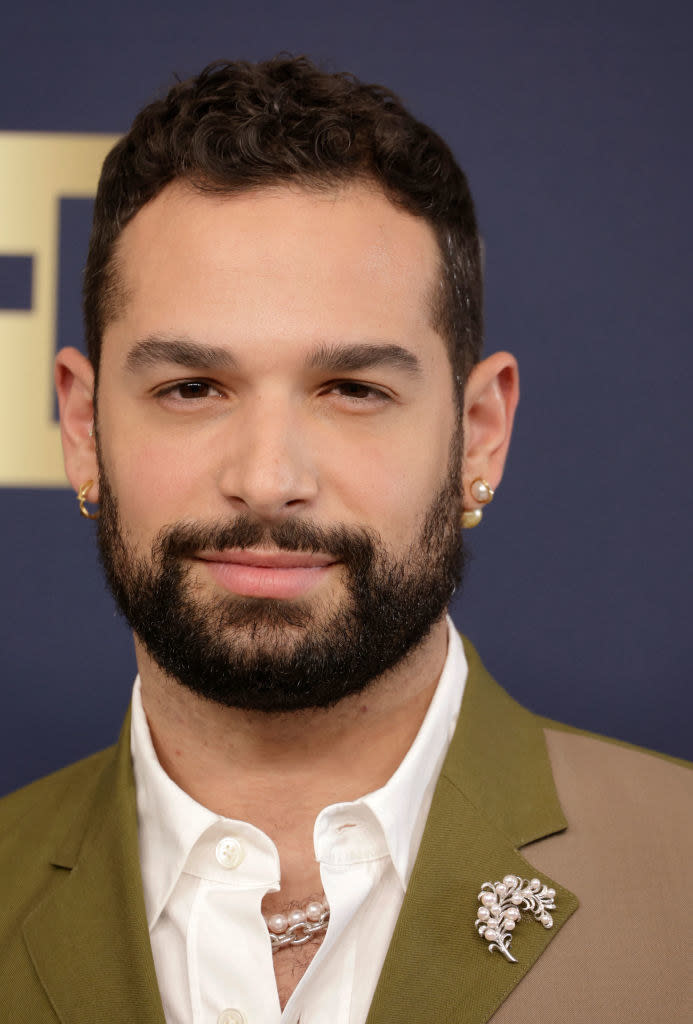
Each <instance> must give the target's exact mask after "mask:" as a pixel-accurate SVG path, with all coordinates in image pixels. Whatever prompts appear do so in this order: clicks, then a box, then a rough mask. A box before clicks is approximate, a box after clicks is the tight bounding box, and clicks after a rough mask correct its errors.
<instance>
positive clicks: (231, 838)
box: [185, 821, 281, 1024]
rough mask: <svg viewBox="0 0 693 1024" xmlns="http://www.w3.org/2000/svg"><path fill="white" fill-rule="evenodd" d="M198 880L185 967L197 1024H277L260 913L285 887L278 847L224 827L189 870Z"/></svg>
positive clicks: (205, 841) (210, 836) (240, 828)
mask: <svg viewBox="0 0 693 1024" xmlns="http://www.w3.org/2000/svg"><path fill="white" fill-rule="evenodd" d="M185 871H186V873H190V874H192V875H194V876H196V877H197V878H198V879H199V884H198V887H197V892H196V894H195V898H194V901H193V905H192V908H191V914H190V925H189V929H188V937H187V961H188V975H189V982H190V997H191V1005H192V1008H193V1022H194V1024H279V1021H280V1019H281V1012H280V1009H279V999H278V995H277V987H276V983H275V977H274V967H273V964H272V951H271V945H270V939H269V935H268V932H267V928H266V926H265V923H264V920H263V918H262V914H261V903H262V899H263V897H264V895H265V894H266V893H267V892H269V891H276V890H277V889H278V887H279V860H278V856H277V851H276V847H275V846H274V844H273V843H272V842H271V840H270V839H268V837H267V836H265V835H264V834H263V833H262V832H260V831H259V830H258V829H255V828H253V827H252V826H250V825H247V824H245V823H242V822H228V821H221V822H219V823H217V824H216V825H214V826H213V827H212V828H211V829H209V830H208V831H207V832H206V833H205V834H204V835H203V836H202V837H201V839H200V840H199V841H198V843H197V844H196V845H195V847H194V848H193V850H192V852H191V854H190V856H189V858H188V861H187V863H186V867H185Z"/></svg>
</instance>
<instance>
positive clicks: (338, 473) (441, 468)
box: [325, 423, 450, 547]
mask: <svg viewBox="0 0 693 1024" xmlns="http://www.w3.org/2000/svg"><path fill="white" fill-rule="evenodd" d="M430 426H431V429H428V430H427V429H425V428H424V425H422V429H421V430H417V431H412V432H411V433H408V434H407V435H406V436H405V437H404V438H401V437H400V438H398V443H396V444H395V443H392V439H390V440H389V441H387V442H386V441H382V440H379V441H377V442H373V443H371V444H365V445H363V446H361V447H360V448H357V449H354V448H350V449H349V450H348V451H342V452H341V453H340V455H341V458H339V459H337V458H336V459H333V460H332V461H331V463H330V464H329V467H326V469H325V472H326V476H327V479H330V478H331V481H332V486H331V487H330V484H329V483H328V484H327V486H326V487H325V490H326V491H327V492H328V493H329V491H330V489H332V490H333V493H334V494H336V495H337V496H338V500H339V505H341V512H342V516H343V515H344V509H347V510H348V515H349V519H350V520H351V521H353V522H356V523H358V522H362V523H363V524H364V525H371V526H372V527H374V528H375V529H376V530H377V531H378V532H379V533H380V534H381V535H382V536H383V538H384V539H386V540H387V541H388V542H389V543H391V544H392V545H393V546H394V547H402V546H404V545H406V544H408V543H409V542H410V541H411V538H412V535H413V534H414V533H415V532H416V531H417V530H418V529H419V528H420V525H421V522H422V519H423V517H424V516H425V514H426V513H427V512H428V509H429V507H430V505H431V502H432V501H433V499H434V497H435V496H436V494H437V493H438V491H439V490H440V487H441V485H442V484H443V483H444V482H445V481H446V480H447V477H448V472H449V455H450V434H449V433H448V431H447V428H446V427H445V426H444V425H443V424H439V423H434V424H432V425H430ZM340 463H341V465H340ZM335 512H336V515H337V516H338V515H339V508H336V509H335Z"/></svg>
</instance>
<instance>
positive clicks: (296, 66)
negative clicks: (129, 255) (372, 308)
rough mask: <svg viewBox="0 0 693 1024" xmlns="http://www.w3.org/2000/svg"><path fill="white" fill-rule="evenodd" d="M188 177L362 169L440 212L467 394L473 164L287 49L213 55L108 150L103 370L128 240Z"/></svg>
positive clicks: (445, 309) (407, 202)
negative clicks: (171, 186)
mask: <svg viewBox="0 0 693 1024" xmlns="http://www.w3.org/2000/svg"><path fill="white" fill-rule="evenodd" d="M177 178H183V179H186V180H188V181H189V182H191V183H192V184H193V185H195V186H196V187H198V188H200V189H202V190H213V191H216V192H221V193H228V194H233V193H237V192H243V191H248V190H250V189H255V188H262V187H263V186H267V185H274V184H277V183H282V182H292V183H297V184H299V185H302V186H305V187H309V188H318V189H321V188H328V189H329V188H334V187H335V186H338V185H340V184H342V183H344V182H346V181H351V180H358V179H363V180H367V181H370V182H374V183H376V184H377V185H378V186H379V187H380V188H382V190H383V192H384V193H385V194H386V195H387V196H388V198H389V199H390V200H391V201H392V202H394V203H396V204H398V205H400V206H401V207H403V208H404V209H406V210H407V211H408V212H410V213H412V214H414V215H416V216H418V217H422V218H424V219H425V220H426V221H428V223H429V224H430V225H431V226H432V228H433V230H434V232H435V235H436V238H437V240H438V243H439V246H440V252H441V275H440V281H439V282H438V286H437V289H436V291H435V293H434V296H433V300H432V310H431V313H432V319H433V325H434V327H435V329H436V330H438V331H439V333H440V334H441V336H442V337H443V338H444V340H445V342H446V344H447V347H448V351H449V355H450V361H451V364H452V368H453V372H454V374H455V376H456V378H457V383H458V397H460V396H461V393H462V389H463V386H464V381H465V380H466V377H467V374H468V372H469V370H470V368H471V366H472V365H473V364H474V363H475V362H477V360H478V359H479V358H480V354H481V344H482V288H481V270H480V253H479V238H478V233H477V226H476V217H475V213H474V205H473V202H472V197H471V194H470V192H469V186H468V184H467V180H466V178H465V175H464V173H463V172H462V170H461V169H460V167H459V166H458V164H457V163H456V161H455V158H454V157H453V155H452V153H451V151H450V149H449V147H448V146H447V145H446V143H445V142H443V140H442V139H441V138H440V137H439V136H438V135H437V134H436V133H435V132H434V131H432V130H431V129H430V128H428V127H427V126H426V125H424V124H422V123H421V122H420V121H417V120H416V119H415V118H414V117H413V116H412V115H411V114H410V113H409V112H408V111H407V110H406V109H405V108H404V106H403V105H402V103H401V101H400V100H399V99H398V98H397V96H395V95H394V94H393V93H392V92H390V91H389V90H387V89H385V88H383V87H382V86H379V85H367V84H364V83H363V82H360V81H359V80H358V79H356V78H355V77H354V76H353V75H350V74H346V73H340V74H331V73H327V72H325V71H322V70H320V69H319V68H317V67H316V66H315V65H314V64H312V63H311V62H310V61H309V60H308V59H307V58H306V57H288V56H284V55H281V56H278V57H275V58H273V59H271V60H268V61H264V62H262V63H258V64H251V63H247V62H244V61H238V62H233V63H226V62H217V63H214V64H210V65H209V66H208V67H206V68H205V69H204V70H203V71H202V72H201V73H200V74H199V75H198V76H197V77H195V78H191V79H189V80H187V81H183V82H179V83H177V84H176V85H175V86H174V87H173V88H172V89H171V90H170V91H169V93H168V95H167V96H166V97H165V98H164V99H161V100H156V101H155V102H153V103H151V104H149V106H147V107H145V108H144V109H143V110H142V111H141V112H140V113H139V114H138V115H137V117H136V118H135V120H134V122H133V124H132V127H131V129H130V131H129V132H128V133H127V135H125V136H124V137H123V138H122V139H120V141H119V142H118V143H117V144H116V145H115V146H114V148H113V149H112V150H111V152H110V153H109V154H108V156H107V157H106V160H105V162H104V166H103V170H102V173H101V179H100V181H99V187H98V191H97V195H96V203H95V209H94V224H93V228H92V234H91V240H90V244H89V254H88V257H87V264H86V270H85V277H84V320H85V330H86V340H87V350H88V352H89V357H90V359H91V362H92V364H93V366H94V368H95V371H96V372H97V373H98V367H99V355H100V347H101V337H102V333H103V330H104V327H105V326H106V324H107V323H108V322H109V320H111V319H112V318H113V317H114V316H116V315H117V312H118V308H119V303H121V302H122V301H123V298H122V296H121V295H120V294H119V288H118V273H117V259H114V256H115V255H116V251H115V243H116V241H117V239H118V236H119V235H120V232H121V231H122V230H123V228H124V227H125V225H126V224H127V223H128V221H129V220H131V219H132V217H134V216H135V214H136V213H137V211H138V210H140V209H141V208H142V206H144V204H145V203H147V202H149V200H150V199H153V198H154V197H155V196H156V195H157V194H158V193H159V192H160V191H161V190H162V189H163V188H164V187H165V186H166V185H167V184H168V183H169V182H171V181H173V180H174V179H177Z"/></svg>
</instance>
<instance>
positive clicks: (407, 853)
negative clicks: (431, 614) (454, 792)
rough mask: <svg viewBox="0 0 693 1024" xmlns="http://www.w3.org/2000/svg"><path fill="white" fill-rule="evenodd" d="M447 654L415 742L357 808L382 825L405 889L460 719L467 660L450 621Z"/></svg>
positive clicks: (449, 620)
mask: <svg viewBox="0 0 693 1024" xmlns="http://www.w3.org/2000/svg"><path fill="white" fill-rule="evenodd" d="M447 621H448V652H447V657H446V659H445V664H444V666H443V671H442V673H441V675H440V679H439V681H438V686H437V687H436V691H435V693H434V695H433V699H432V700H431V703H430V704H429V706H428V711H427V712H426V716H425V718H424V720H423V722H422V723H421V727H420V728H419V731H418V733H417V734H416V738H415V739H414V742H413V743H412V745H411V747H410V748H409V750H408V751H407V753H406V755H405V757H404V760H403V761H402V762H401V763H400V765H399V767H398V768H397V770H396V771H395V773H394V775H392V776H391V777H390V779H389V780H388V781H387V782H386V783H385V785H384V786H382V787H381V788H380V789H377V790H375V791H374V792H373V793H369V794H368V795H367V796H364V797H362V798H361V800H360V801H357V803H362V804H365V805H366V806H367V807H368V808H369V809H370V810H371V811H372V812H373V814H374V815H375V817H376V818H377V819H378V821H379V822H380V825H381V827H382V830H383V832H384V835H385V841H386V843H387V847H388V850H389V853H390V857H391V858H392V863H393V865H394V868H395V871H396V872H397V876H398V878H399V881H400V883H401V885H402V889H406V888H407V885H408V884H409V877H410V875H411V873H412V870H413V868H414V861H415V860H416V855H417V853H418V850H419V844H420V842H421V837H422V835H423V831H424V828H425V825H426V818H427V817H428V812H429V811H430V809H431V802H432V800H433V791H434V789H435V786H436V783H437V781H438V776H439V775H440V770H441V768H442V767H443V761H444V760H445V755H446V754H447V751H448V747H449V746H450V741H451V740H452V736H453V733H454V731H455V726H456V725H457V718H458V716H459V713H460V706H461V703H462V694H463V692H464V686H465V683H466V680H467V659H466V658H465V654H464V648H463V646H462V640H461V639H460V635H459V633H458V632H457V630H456V629H455V626H454V624H453V622H452V620H451V619H450V618H449V617H448V620H447Z"/></svg>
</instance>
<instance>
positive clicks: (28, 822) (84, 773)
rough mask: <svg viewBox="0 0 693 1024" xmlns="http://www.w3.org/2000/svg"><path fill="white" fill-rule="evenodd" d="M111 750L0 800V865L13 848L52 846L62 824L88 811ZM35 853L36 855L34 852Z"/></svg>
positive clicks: (108, 748) (101, 752)
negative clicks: (82, 809) (84, 810)
mask: <svg viewBox="0 0 693 1024" xmlns="http://www.w3.org/2000/svg"><path fill="white" fill-rule="evenodd" d="M115 749H116V748H115V746H112V747H107V748H106V749H105V750H100V751H99V752H98V753H96V754H91V755H90V756H89V757H85V758H83V759H82V760H80V761H76V762H75V763H74V764H70V765H67V766H66V767H65V768H61V769H59V770H58V771H56V772H52V773H51V774H50V775H46V776H44V777H43V778H41V779H37V780H36V781H35V782H31V783H29V784H28V785H27V786H23V787H22V788H21V789H18V790H16V791H15V792H14V793H10V794H9V795H8V796H5V797H2V798H1V799H0V863H1V862H2V861H3V860H4V859H5V857H6V855H7V854H8V853H9V854H13V853H15V851H16V847H17V846H22V847H24V848H25V849H26V848H28V847H30V848H31V849H33V850H37V846H38V847H40V848H41V849H42V850H43V849H44V848H45V847H46V846H47V845H50V846H51V847H52V846H54V845H55V842H56V840H57V839H58V838H59V837H60V836H61V834H62V832H63V830H64V823H65V822H66V821H68V820H73V819H74V817H75V815H76V814H77V813H78V812H79V810H80V809H81V808H88V807H89V805H90V804H91V801H92V799H93V796H94V792H95V790H96V787H97V786H98V783H99V779H100V778H101V775H102V772H103V770H104V768H105V767H106V765H108V764H109V763H110V762H111V761H112V760H113V757H114V753H115ZM37 852H38V851H37Z"/></svg>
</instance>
